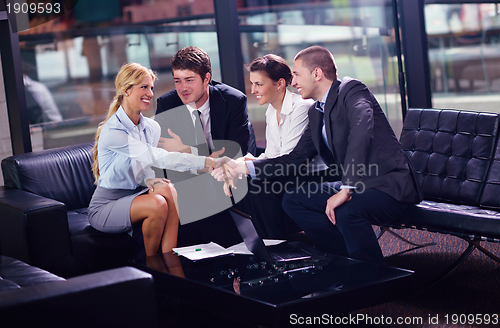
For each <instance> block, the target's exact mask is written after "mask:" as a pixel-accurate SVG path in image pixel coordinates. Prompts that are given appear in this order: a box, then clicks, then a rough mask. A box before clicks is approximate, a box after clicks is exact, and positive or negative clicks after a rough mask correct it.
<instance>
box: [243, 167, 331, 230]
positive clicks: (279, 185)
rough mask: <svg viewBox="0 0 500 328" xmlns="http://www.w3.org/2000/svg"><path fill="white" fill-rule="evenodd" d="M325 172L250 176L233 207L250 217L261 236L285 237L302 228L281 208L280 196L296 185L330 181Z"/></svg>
mask: <svg viewBox="0 0 500 328" xmlns="http://www.w3.org/2000/svg"><path fill="white" fill-rule="evenodd" d="M328 173H329V172H327V171H320V172H313V173H307V174H302V175H297V176H284V177H273V178H269V179H262V180H250V179H249V181H248V193H247V195H246V196H245V197H244V198H243V199H242V200H241V201H240V202H239V203H237V204H236V205H235V208H237V209H239V210H240V211H242V212H244V213H246V214H248V215H250V216H251V217H252V221H253V224H254V225H255V229H256V230H257V232H258V233H259V235H260V236H261V237H262V238H270V239H288V238H289V237H290V236H291V235H292V234H294V233H297V232H299V231H301V230H302V229H300V228H299V227H298V226H297V224H296V223H295V222H294V220H292V219H291V218H290V216H289V215H287V213H285V211H284V210H283V207H282V205H281V204H282V201H283V196H284V195H285V194H286V193H287V190H290V189H292V190H294V189H296V188H297V187H299V186H306V185H307V184H309V183H312V182H315V183H322V182H327V181H330V178H331V176H329V175H328Z"/></svg>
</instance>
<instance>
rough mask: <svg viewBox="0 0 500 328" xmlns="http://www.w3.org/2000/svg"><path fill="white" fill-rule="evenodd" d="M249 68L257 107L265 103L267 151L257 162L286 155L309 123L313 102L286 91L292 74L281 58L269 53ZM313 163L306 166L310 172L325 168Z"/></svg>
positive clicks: (318, 163) (320, 164)
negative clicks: (309, 113)
mask: <svg viewBox="0 0 500 328" xmlns="http://www.w3.org/2000/svg"><path fill="white" fill-rule="evenodd" d="M248 69H249V71H250V83H251V85H252V89H251V92H252V94H253V95H255V97H256V98H257V102H258V104H259V105H265V104H268V106H267V111H266V150H265V152H264V153H262V154H260V156H259V157H258V159H263V158H274V157H278V156H281V155H286V154H289V153H290V152H291V151H292V150H293V149H294V148H295V146H296V145H297V143H298V142H299V139H300V137H301V136H302V134H303V133H304V131H305V129H306V127H307V124H308V123H309V117H308V111H309V108H310V107H311V105H312V104H313V103H314V101H313V100H312V99H303V98H302V97H301V96H300V95H299V94H296V93H293V92H291V91H289V90H288V89H287V86H288V85H290V83H291V81H292V71H291V70H290V67H289V66H288V64H287V63H286V61H285V60H284V59H283V58H282V57H280V56H277V55H273V54H268V55H265V56H262V57H259V58H255V59H254V60H253V61H252V62H251V63H250V65H249V66H248ZM246 159H251V157H250V158H248V157H247V158H246ZM313 163H314V164H311V165H310V166H309V171H318V170H324V169H326V165H325V164H323V162H322V161H321V159H320V158H319V157H317V158H315V159H314V160H313Z"/></svg>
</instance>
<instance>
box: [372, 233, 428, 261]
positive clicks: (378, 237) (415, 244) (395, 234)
mask: <svg viewBox="0 0 500 328" xmlns="http://www.w3.org/2000/svg"><path fill="white" fill-rule="evenodd" d="M385 232H388V233H390V234H391V235H393V236H394V237H396V238H398V239H400V240H402V241H404V242H405V243H407V244H410V245H412V246H414V247H413V248H410V249H407V250H404V251H401V252H398V253H395V254H392V255H390V256H396V255H401V254H404V253H406V252H411V251H414V250H416V249H419V248H422V247H427V246H434V245H436V243H426V244H417V243H414V242H412V241H410V240H408V239H406V238H404V237H403V236H400V235H399V234H397V233H396V232H394V231H392V230H391V228H388V227H380V231H379V233H378V234H377V240H378V239H380V237H382V235H383V234H384V233H385Z"/></svg>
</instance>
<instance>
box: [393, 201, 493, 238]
mask: <svg viewBox="0 0 500 328" xmlns="http://www.w3.org/2000/svg"><path fill="white" fill-rule="evenodd" d="M401 223H403V224H405V225H409V226H414V227H417V228H425V230H429V231H437V232H441V233H451V234H454V235H464V236H467V237H470V238H475V237H478V238H479V237H482V238H487V239H489V240H490V241H498V236H500V224H499V223H500V212H498V211H495V210H488V209H484V208H480V207H477V206H471V205H457V204H448V203H439V202H433V201H427V200H424V201H422V202H421V203H420V204H418V205H415V206H414V207H412V208H411V209H410V210H408V211H407V213H406V215H405V217H404V219H403V220H402V221H401ZM471 231H473V233H474V236H471Z"/></svg>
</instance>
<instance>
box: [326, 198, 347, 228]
mask: <svg viewBox="0 0 500 328" xmlns="http://www.w3.org/2000/svg"><path fill="white" fill-rule="evenodd" d="M351 198H352V196H351V189H340V191H339V192H338V193H336V194H335V195H333V196H332V197H330V198H328V202H327V203H326V210H325V213H326V216H328V219H329V220H330V221H331V222H332V223H333V224H337V221H336V220H335V209H336V208H337V207H339V206H340V205H342V204H344V203H345V202H348V201H350V200H351Z"/></svg>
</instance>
